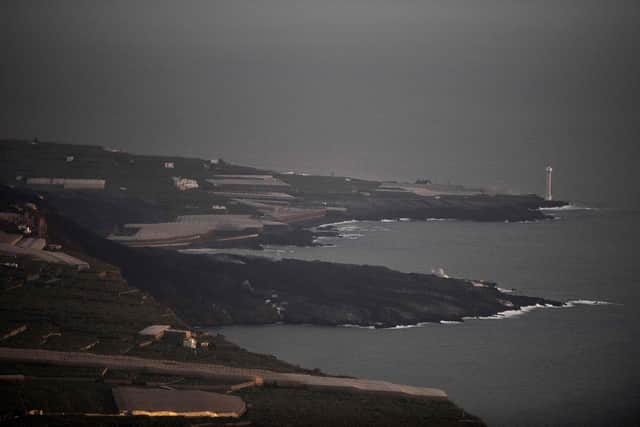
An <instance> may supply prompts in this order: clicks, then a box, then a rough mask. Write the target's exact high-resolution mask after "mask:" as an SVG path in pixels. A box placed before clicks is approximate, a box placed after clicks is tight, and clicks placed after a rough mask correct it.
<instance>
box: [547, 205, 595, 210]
mask: <svg viewBox="0 0 640 427" xmlns="http://www.w3.org/2000/svg"><path fill="white" fill-rule="evenodd" d="M538 209H539V210H541V211H545V212H547V211H548V212H555V211H594V210H596V208H590V207H588V206H579V205H572V204H568V205H563V206H553V207H549V208H544V207H542V208H538Z"/></svg>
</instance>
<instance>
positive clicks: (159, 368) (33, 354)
mask: <svg viewBox="0 0 640 427" xmlns="http://www.w3.org/2000/svg"><path fill="white" fill-rule="evenodd" d="M0 360H1V361H13V362H16V361H23V362H33V363H51V364H55V365H65V366H91V367H101V368H110V369H117V370H125V371H126V370H129V371H131V370H144V371H146V372H152V373H157V374H169V375H179V376H186V377H195V378H214V379H228V380H232V381H234V382H242V381H254V380H258V382H260V380H262V381H264V382H277V383H278V384H281V385H286V386H292V387H296V386H312V387H321V388H341V389H345V388H346V389H356V390H361V391H373V392H386V393H403V394H408V395H411V396H420V397H428V398H437V399H446V398H447V394H446V393H445V392H444V391H442V390H439V389H435V388H424V387H413V386H409V385H402V384H393V383H390V382H387V381H376V380H364V379H353V378H336V377H319V376H313V375H305V374H287V373H281V372H273V371H268V370H263V369H245V368H233V367H229V366H222V365H209V364H201V363H183V362H174V361H171V360H158V359H143V358H138V357H130V356H112V355H103V354H91V353H77V352H62V351H50V350H36V349H23V348H7V347H0Z"/></svg>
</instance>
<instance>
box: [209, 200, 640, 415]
mask: <svg viewBox="0 0 640 427" xmlns="http://www.w3.org/2000/svg"><path fill="white" fill-rule="evenodd" d="M554 215H556V216H557V217H558V218H557V219H556V220H549V221H543V222H536V223H476V222H456V221H429V222H404V221H398V222H356V223H348V224H343V225H341V226H340V229H341V232H342V233H343V234H344V235H346V236H347V237H346V238H342V239H335V240H332V241H328V242H325V243H332V244H333V245H335V246H333V247H317V248H288V247H287V248H270V249H268V250H267V253H270V254H271V255H275V256H283V257H291V258H300V259H319V260H325V261H335V262H345V263H356V264H377V265H385V266H388V267H390V268H394V269H398V270H402V271H407V272H431V271H432V269H434V268H442V269H444V271H446V273H447V274H449V275H450V276H452V277H464V278H472V279H484V280H488V281H495V282H497V283H498V286H500V287H501V288H504V289H511V288H515V289H516V292H518V293H522V294H524V295H532V296H541V297H547V298H551V299H557V300H562V301H572V300H586V301H600V302H608V303H611V304H595V305H594V304H588V303H587V304H575V305H574V306H573V307H570V308H561V309H557V308H554V309H550V308H543V309H536V310H533V311H530V312H527V313H526V314H524V315H521V316H517V317H510V318H508V319H502V320H468V321H465V322H464V323H462V324H428V325H424V326H421V327H414V328H402V329H393V330H372V329H360V328H326V327H315V326H290V325H271V326H261V327H244V326H235V327H227V328H222V329H221V330H219V332H221V333H223V334H225V335H226V336H227V337H229V338H230V339H231V340H232V341H235V342H237V343H238V344H240V345H242V346H244V347H247V348H248V349H250V350H252V351H259V352H263V353H271V354H275V355H276V356H278V357H280V358H283V359H285V360H287V361H289V362H294V363H298V364H300V365H302V366H305V367H308V368H314V367H317V368H320V369H322V370H323V371H325V372H327V373H332V374H347V375H353V376H359V377H367V378H376V379H384V380H390V381H394V382H400V383H407V384H413V385H419V386H430V387H439V388H443V389H445V390H446V391H447V392H448V393H449V395H450V398H451V399H452V400H454V401H455V402H457V403H459V404H460V405H462V407H464V408H465V409H466V410H468V411H470V412H472V413H474V414H476V415H478V416H480V417H481V418H483V419H484V420H485V421H486V422H487V423H488V424H489V425H491V426H515V425H523V426H524V425H532V426H533V425H580V426H582V425H589V426H591V425H594V426H595V425H620V424H629V423H631V422H633V421H635V422H637V421H638V420H639V419H640V344H639V343H638V340H639V339H640V338H639V337H640V311H639V307H638V306H639V302H640V279H639V277H640V266H639V265H638V263H637V258H636V257H637V254H634V250H635V249H638V243H639V242H640V212H639V211H625V210H615V209H598V210H576V211H557V212H554Z"/></svg>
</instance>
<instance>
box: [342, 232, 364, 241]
mask: <svg viewBox="0 0 640 427" xmlns="http://www.w3.org/2000/svg"><path fill="white" fill-rule="evenodd" d="M362 236H363V234H359V233H345V234H340V237H342V238H343V239H349V240H358V239H359V238H361V237H362Z"/></svg>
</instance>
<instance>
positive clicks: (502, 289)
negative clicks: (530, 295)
mask: <svg viewBox="0 0 640 427" xmlns="http://www.w3.org/2000/svg"><path fill="white" fill-rule="evenodd" d="M496 289H497V290H499V291H500V292H502V293H503V294H510V293H512V292H513V291H515V289H504V288H500V287H496Z"/></svg>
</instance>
